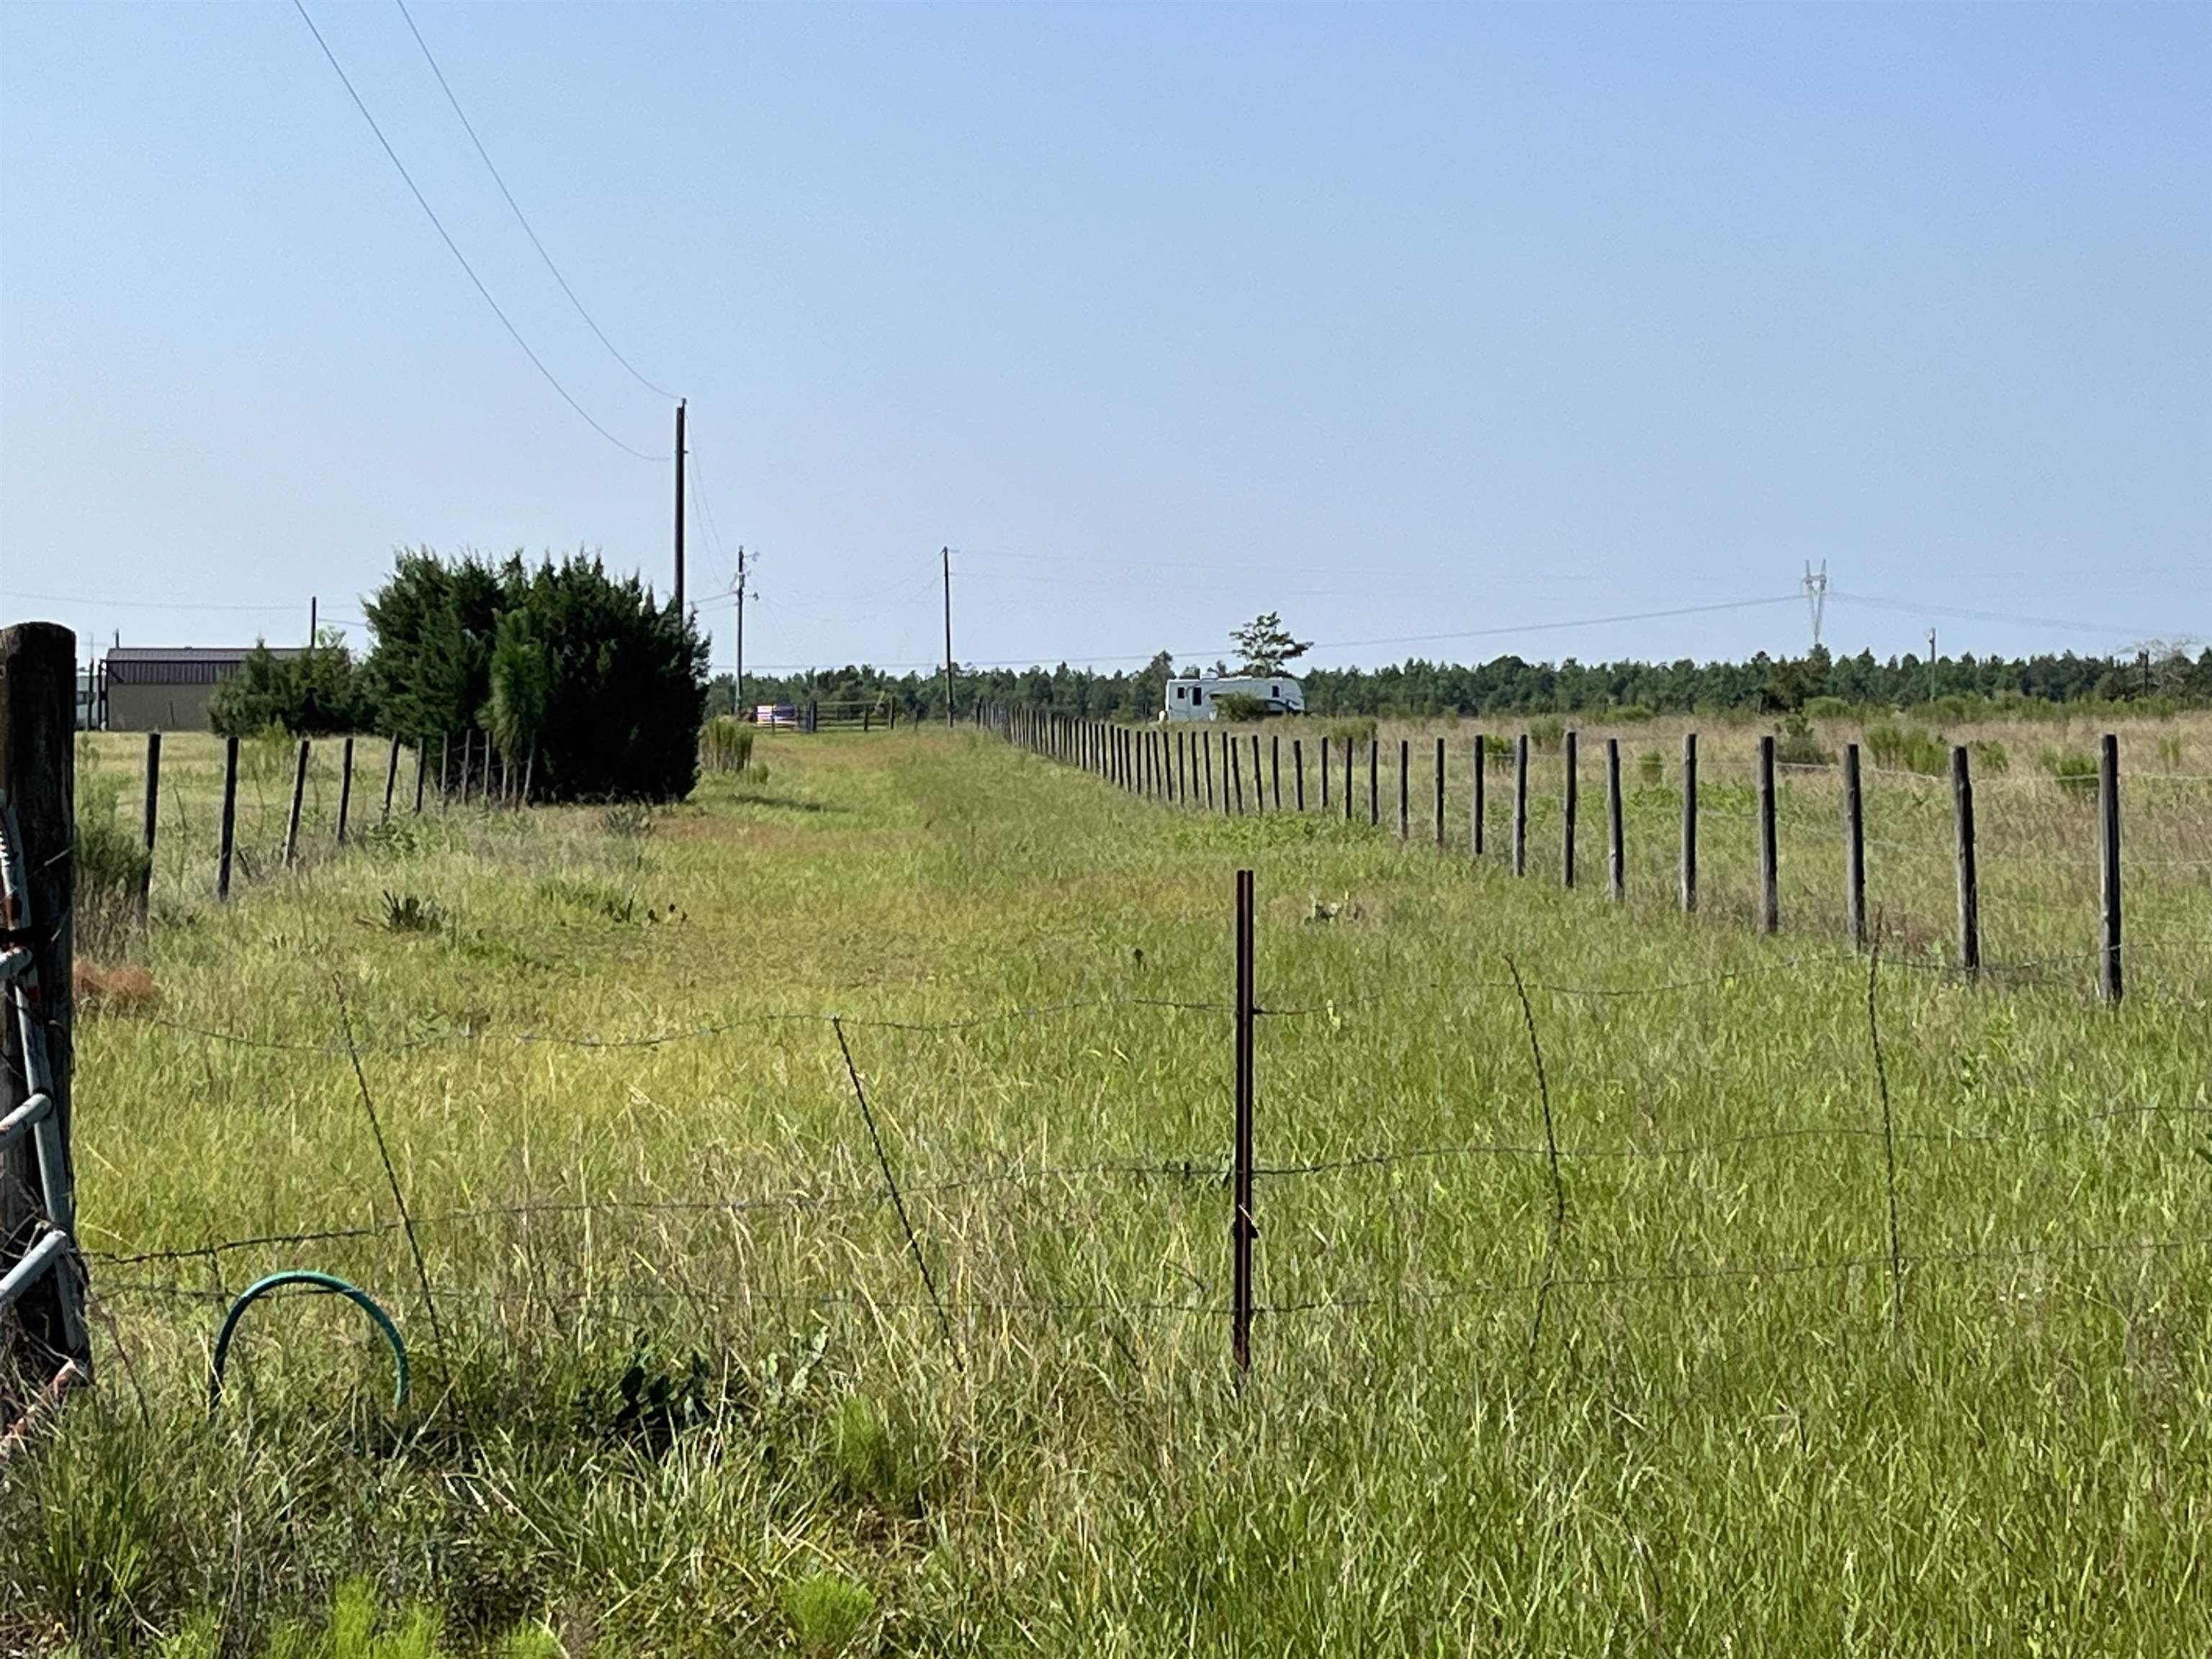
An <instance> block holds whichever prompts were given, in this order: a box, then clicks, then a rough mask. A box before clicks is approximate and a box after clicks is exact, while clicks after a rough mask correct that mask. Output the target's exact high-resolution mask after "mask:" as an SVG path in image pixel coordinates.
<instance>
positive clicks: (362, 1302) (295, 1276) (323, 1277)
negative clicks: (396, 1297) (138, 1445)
mask: <svg viewBox="0 0 2212 1659" xmlns="http://www.w3.org/2000/svg"><path fill="white" fill-rule="evenodd" d="M285 1285H307V1286H308V1287H309V1288H310V1289H311V1290H315V1291H327V1292H329V1293H330V1294H331V1295H335V1296H342V1297H345V1299H346V1300H347V1301H349V1302H350V1303H352V1304H354V1306H356V1308H359V1309H360V1310H362V1312H363V1313H365V1314H367V1315H368V1317H369V1320H370V1322H372V1323H373V1324H374V1325H375V1327H376V1328H377V1329H379V1330H380V1331H382V1332H383V1333H384V1340H386V1342H389V1343H390V1344H391V1345H392V1358H393V1359H394V1360H395V1361H396V1362H398V1381H397V1384H396V1386H395V1387H394V1388H393V1389H392V1404H393V1405H395V1406H403V1405H404V1404H406V1403H407V1345H406V1344H405V1343H404V1342H402V1341H401V1340H399V1328H398V1326H397V1325H394V1324H393V1323H392V1316H391V1315H390V1314H387V1313H386V1312H385V1311H384V1310H383V1309H382V1308H380V1307H379V1306H377V1304H376V1298H375V1297H372V1296H370V1295H369V1293H368V1291H364V1290H362V1288H361V1286H359V1285H349V1284H347V1283H346V1281H345V1280H344V1279H340V1278H339V1277H338V1276H337V1274H335V1273H317V1272H316V1271H315V1270H314V1269H313V1268H312V1267H288V1268H286V1269H285V1270H284V1271H283V1273H270V1275H269V1276H268V1277H267V1278H266V1279H255V1280H254V1281H253V1283H252V1284H251V1285H247V1286H246V1290H245V1291H244V1292H243V1293H242V1294H241V1295H240V1297H239V1298H238V1300H237V1301H235V1302H234V1303H232V1304H230V1311H229V1312H228V1313H227V1314H225V1315H224V1316H222V1330H221V1331H220V1332H218V1333H217V1334H216V1339H215V1361H214V1364H212V1365H211V1366H210V1368H209V1370H208V1415H209V1416H210V1417H212V1416H214V1415H215V1408H216V1407H217V1406H219V1405H221V1404H222V1367H223V1362H224V1361H225V1360H227V1359H228V1358H230V1339H231V1337H232V1336H233V1335H234V1334H236V1332H237V1329H238V1322H239V1319H240V1316H243V1315H244V1314H245V1312H246V1310H247V1309H248V1308H250V1307H252V1305H253V1304H254V1303H255V1302H257V1301H258V1300H259V1299H260V1298H261V1297H264V1296H266V1295H268V1294H269V1292H270V1291H275V1290H281V1289H283V1287H284V1286H285Z"/></svg>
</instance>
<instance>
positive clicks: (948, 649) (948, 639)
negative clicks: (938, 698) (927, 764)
mask: <svg viewBox="0 0 2212 1659" xmlns="http://www.w3.org/2000/svg"><path fill="white" fill-rule="evenodd" d="M939 551H940V552H941V553H942V554H943V556H944V558H945V724H946V725H947V726H950V725H951V724H952V549H951V546H950V545H947V546H945V547H944V548H942V549H940V550H939Z"/></svg>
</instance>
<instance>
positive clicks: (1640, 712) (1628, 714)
mask: <svg viewBox="0 0 2212 1659" xmlns="http://www.w3.org/2000/svg"><path fill="white" fill-rule="evenodd" d="M1612 714H1613V719H1614V720H1618V721H1620V724H1621V725H1623V726H1641V725H1643V724H1644V722H1645V721H1646V720H1652V719H1655V718H1656V716H1655V715H1654V714H1652V712H1651V710H1650V708H1646V707H1645V706H1644V704H1642V703H1640V702H1625V703H1623V704H1621V705H1620V708H1616V709H1613V711H1612Z"/></svg>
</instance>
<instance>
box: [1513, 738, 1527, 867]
mask: <svg viewBox="0 0 2212 1659" xmlns="http://www.w3.org/2000/svg"><path fill="white" fill-rule="evenodd" d="M1513 873H1514V874H1515V875H1516V876H1525V875H1527V874H1528V733H1527V732H1522V733H1521V735H1520V736H1519V737H1517V738H1515V739H1514V740H1513Z"/></svg>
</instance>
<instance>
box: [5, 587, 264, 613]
mask: <svg viewBox="0 0 2212 1659" xmlns="http://www.w3.org/2000/svg"><path fill="white" fill-rule="evenodd" d="M8 597H9V599H36V600H37V601H38V602H39V603H40V604H41V605H100V606H106V607H112V608H113V609H115V610H118V611H258V612H260V613H263V614H264V615H266V614H271V613H274V612H276V611H296V610H298V609H299V606H298V605H296V604H286V605H209V604H204V603H200V602H197V601H191V602H187V601H184V600H168V599H88V598H87V597H86V596H85V595H84V594H82V593H24V592H15V593H10V594H9V595H8Z"/></svg>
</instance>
